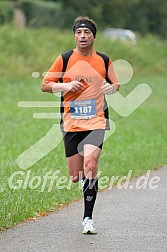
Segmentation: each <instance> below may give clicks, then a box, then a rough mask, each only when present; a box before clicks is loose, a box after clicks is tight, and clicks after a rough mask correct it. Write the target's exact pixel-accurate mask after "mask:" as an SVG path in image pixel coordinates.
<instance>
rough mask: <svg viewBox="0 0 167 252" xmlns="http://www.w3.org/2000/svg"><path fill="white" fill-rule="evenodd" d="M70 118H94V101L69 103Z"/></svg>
mask: <svg viewBox="0 0 167 252" xmlns="http://www.w3.org/2000/svg"><path fill="white" fill-rule="evenodd" d="M70 112H71V118H73V119H90V118H93V117H95V116H96V101H95V99H91V100H83V101H70Z"/></svg>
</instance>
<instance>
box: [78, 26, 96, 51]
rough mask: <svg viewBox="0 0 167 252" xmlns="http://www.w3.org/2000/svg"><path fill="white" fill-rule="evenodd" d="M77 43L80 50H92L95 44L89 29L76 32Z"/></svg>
mask: <svg viewBox="0 0 167 252" xmlns="http://www.w3.org/2000/svg"><path fill="white" fill-rule="evenodd" d="M75 42H76V46H77V47H78V48H80V49H90V48H91V47H92V46H93V42H94V36H93V33H92V32H91V30H89V29H88V28H78V29H77V30H76V32H75Z"/></svg>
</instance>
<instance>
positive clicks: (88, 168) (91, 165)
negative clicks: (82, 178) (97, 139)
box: [85, 159, 97, 178]
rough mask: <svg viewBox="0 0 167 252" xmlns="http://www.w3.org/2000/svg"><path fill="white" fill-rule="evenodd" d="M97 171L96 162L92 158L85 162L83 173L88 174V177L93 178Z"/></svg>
mask: <svg viewBox="0 0 167 252" xmlns="http://www.w3.org/2000/svg"><path fill="white" fill-rule="evenodd" d="M96 173H97V162H96V160H94V159H90V160H88V161H86V163H85V174H88V176H89V177H91V176H92V178H94V177H95V176H96Z"/></svg>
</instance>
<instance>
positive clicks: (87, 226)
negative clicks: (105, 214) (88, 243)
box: [82, 217, 97, 234]
mask: <svg viewBox="0 0 167 252" xmlns="http://www.w3.org/2000/svg"><path fill="white" fill-rule="evenodd" d="M82 225H83V227H84V229H83V232H82V233H83V234H97V231H96V229H95V228H94V226H93V220H92V219H90V218H89V217H85V219H84V220H83V221H82Z"/></svg>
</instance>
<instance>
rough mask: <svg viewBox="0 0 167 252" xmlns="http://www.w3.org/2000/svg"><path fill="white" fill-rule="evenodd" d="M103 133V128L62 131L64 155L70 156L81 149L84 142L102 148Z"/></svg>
mask: <svg viewBox="0 0 167 252" xmlns="http://www.w3.org/2000/svg"><path fill="white" fill-rule="evenodd" d="M104 133H105V130H103V129H96V130H88V131H79V132H63V139H64V146H65V153H66V157H71V156H73V155H75V154H77V153H79V152H81V151H83V147H84V145H85V144H92V145H95V146H97V147H99V148H100V149H102V145H103V141H104Z"/></svg>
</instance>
